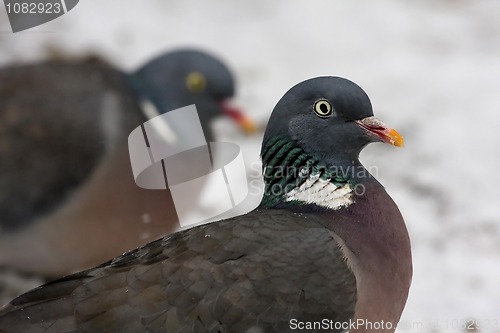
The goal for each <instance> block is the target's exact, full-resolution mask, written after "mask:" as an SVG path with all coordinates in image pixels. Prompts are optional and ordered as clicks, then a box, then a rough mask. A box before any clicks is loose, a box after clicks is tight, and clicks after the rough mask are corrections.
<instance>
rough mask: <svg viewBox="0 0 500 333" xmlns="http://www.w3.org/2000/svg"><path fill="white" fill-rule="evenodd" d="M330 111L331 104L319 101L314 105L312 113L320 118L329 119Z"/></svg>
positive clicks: (324, 100) (322, 100)
mask: <svg viewBox="0 0 500 333" xmlns="http://www.w3.org/2000/svg"><path fill="white" fill-rule="evenodd" d="M332 109H333V108H332V104H331V103H330V102H329V101H327V100H326V99H319V100H317V101H316V102H315V103H314V112H315V113H316V114H317V115H318V116H319V117H321V118H328V117H330V116H331V115H332Z"/></svg>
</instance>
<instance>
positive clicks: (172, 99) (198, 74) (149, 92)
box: [131, 49, 255, 132]
mask: <svg viewBox="0 0 500 333" xmlns="http://www.w3.org/2000/svg"><path fill="white" fill-rule="evenodd" d="M131 82H132V84H133V86H134V87H135V88H136V90H137V91H138V92H139V95H140V96H141V97H142V98H143V99H144V100H146V101H148V102H152V105H153V106H154V107H155V108H156V110H157V111H156V114H162V113H165V112H168V111H171V110H174V109H177V108H180V107H184V106H187V105H191V104H196V107H197V110H198V114H199V116H200V120H201V122H202V124H203V126H204V127H205V126H208V125H209V124H210V122H211V121H212V120H213V119H215V118H216V117H218V116H222V115H226V116H229V117H231V118H232V119H234V120H235V121H237V123H238V124H239V125H240V126H241V127H242V129H243V130H244V131H245V132H252V131H254V130H255V126H254V125H253V123H252V122H251V121H250V120H249V119H248V118H246V117H245V116H244V115H243V114H242V113H240V112H239V111H238V110H237V109H235V108H233V107H231V106H229V104H228V103H227V102H226V100H227V99H228V98H231V97H232V96H233V95H234V92H235V83H234V79H233V75H232V74H231V72H230V71H229V69H228V68H227V67H226V66H225V65H224V64H223V63H222V62H221V61H220V60H218V59H217V58H215V57H214V56H212V55H210V54H208V53H205V52H202V51H198V50H190V49H183V50H178V51H174V52H169V53H166V54H163V55H161V56H159V57H157V58H155V59H153V60H151V61H149V62H148V63H147V64H145V65H144V66H143V67H142V68H140V69H139V70H138V71H137V72H136V73H134V74H132V75H131ZM152 115H154V113H152V114H148V116H149V117H151V116H152ZM205 130H206V128H205ZM205 132H206V131H205Z"/></svg>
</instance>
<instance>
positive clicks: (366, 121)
mask: <svg viewBox="0 0 500 333" xmlns="http://www.w3.org/2000/svg"><path fill="white" fill-rule="evenodd" d="M355 123H356V124H357V125H359V126H360V127H362V128H363V129H365V130H366V131H368V132H369V133H371V134H374V135H375V136H376V137H377V138H379V139H380V140H381V141H383V142H386V143H389V144H391V145H393V146H396V147H404V145H405V143H404V140H403V137H402V136H401V134H399V133H398V132H397V131H396V130H395V129H392V128H390V127H388V126H387V125H386V124H384V123H383V122H381V121H380V120H378V119H377V118H375V117H373V116H372V117H366V118H363V119H361V120H356V121H355Z"/></svg>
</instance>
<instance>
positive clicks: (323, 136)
mask: <svg viewBox="0 0 500 333" xmlns="http://www.w3.org/2000/svg"><path fill="white" fill-rule="evenodd" d="M371 142H385V143H389V144H392V145H395V146H403V138H402V137H401V135H399V133H397V132H396V131H395V130H393V129H391V128H389V127H388V126H386V125H385V124H384V123H383V122H381V121H380V120H378V119H376V118H375V117H374V116H373V110H372V105H371V102H370V99H369V98H368V96H367V95H366V93H365V92H364V91H363V90H362V89H361V88H360V87H359V86H358V85H356V84H355V83H353V82H351V81H349V80H346V79H343V78H340V77H318V78H313V79H310V80H306V81H304V82H301V83H299V84H297V85H295V86H294V87H292V88H291V89H290V90H289V91H288V92H287V93H286V94H285V95H284V96H283V97H282V98H281V100H280V101H279V102H278V104H277V105H276V107H275V108H274V110H273V113H272V115H271V118H270V119H269V123H268V126H267V129H266V133H265V135H264V140H263V144H262V153H261V157H262V162H263V167H264V181H265V183H266V191H268V190H271V188H272V187H273V186H274V189H273V191H274V192H272V193H274V195H273V196H274V197H277V198H279V197H285V198H286V195H288V194H290V193H292V194H293V193H298V191H299V188H301V187H300V186H301V185H303V186H302V188H301V189H304V186H309V185H307V184H314V183H315V182H316V180H317V179H322V180H323V181H326V182H330V181H333V182H334V184H333V185H334V187H333V188H332V189H334V188H339V187H342V186H343V184H347V183H350V184H351V185H352V184H355V183H358V182H360V181H362V180H361V179H360V178H365V177H370V174H369V173H368V172H367V171H366V170H365V169H364V168H363V166H362V165H361V164H360V162H359V159H358V157H359V153H360V152H361V150H362V149H363V148H364V147H365V146H366V145H367V144H369V143H371ZM310 177H312V178H310ZM349 186H350V185H349ZM294 191H295V192H294ZM300 191H302V190H300ZM323 194H324V195H325V196H328V195H330V194H329V193H323ZM265 196H266V195H265ZM289 196H290V195H289ZM271 201H272V200H271Z"/></svg>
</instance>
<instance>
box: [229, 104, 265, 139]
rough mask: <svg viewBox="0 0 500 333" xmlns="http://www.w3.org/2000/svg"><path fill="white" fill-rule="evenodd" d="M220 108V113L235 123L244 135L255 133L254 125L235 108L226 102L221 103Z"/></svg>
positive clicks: (255, 127)
mask: <svg viewBox="0 0 500 333" xmlns="http://www.w3.org/2000/svg"><path fill="white" fill-rule="evenodd" d="M220 107H221V109H222V113H223V114H224V115H226V116H228V117H229V118H231V119H233V120H234V121H236V123H237V124H238V125H239V126H240V127H241V129H242V130H243V131H244V132H245V133H246V134H252V133H255V132H256V131H257V126H256V125H255V123H254V122H253V121H252V120H251V119H250V118H248V117H247V116H246V115H245V114H244V113H242V112H241V111H240V110H239V109H237V108H236V107H234V106H232V105H230V104H228V103H227V102H222V103H221V105H220Z"/></svg>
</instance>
